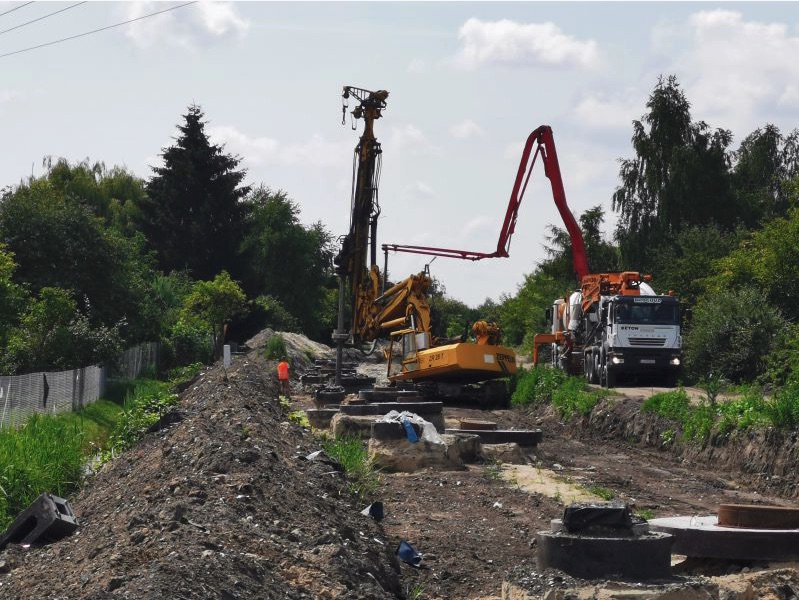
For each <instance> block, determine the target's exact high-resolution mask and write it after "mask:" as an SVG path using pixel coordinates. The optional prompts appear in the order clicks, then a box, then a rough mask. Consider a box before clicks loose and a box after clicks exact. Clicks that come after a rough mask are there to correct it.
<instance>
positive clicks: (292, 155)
mask: <svg viewBox="0 0 799 600" xmlns="http://www.w3.org/2000/svg"><path fill="white" fill-rule="evenodd" d="M208 134H209V137H210V138H211V140H212V141H213V142H214V143H217V144H219V143H222V144H225V149H226V150H227V151H228V152H233V153H235V154H239V155H240V156H241V157H242V158H243V159H244V161H245V162H247V163H249V164H251V165H256V166H261V165H303V164H305V165H312V166H320V167H328V166H340V165H341V164H342V163H343V162H344V163H346V162H347V161H348V160H349V158H348V157H349V156H350V154H351V152H352V148H351V147H350V145H349V144H344V143H341V142H337V143H334V142H328V141H327V140H325V139H324V138H323V137H322V136H320V135H317V134H314V135H312V136H311V138H310V139H309V140H307V141H304V142H291V143H283V142H280V141H279V140H276V139H274V138H270V137H265V136H263V137H251V136H249V135H247V134H246V133H243V132H241V131H239V130H238V129H236V128H235V127H231V126H214V127H209V128H208Z"/></svg>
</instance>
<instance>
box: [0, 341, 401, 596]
mask: <svg viewBox="0 0 799 600" xmlns="http://www.w3.org/2000/svg"><path fill="white" fill-rule="evenodd" d="M250 347H251V348H252V350H251V351H250V352H249V353H248V354H246V355H244V356H236V357H235V359H234V361H233V364H232V366H231V368H230V369H229V370H228V371H227V373H225V371H224V370H223V369H222V368H221V366H216V367H214V368H211V369H210V370H208V371H207V372H205V373H204V374H202V376H201V377H200V378H199V379H198V380H197V381H196V382H194V383H193V385H191V386H190V387H189V388H188V389H187V390H186V391H185V392H183V394H182V396H181V405H180V416H181V420H180V422H179V423H177V424H175V425H172V426H171V427H169V428H168V429H166V430H164V431H161V432H156V433H152V434H148V435H147V436H146V437H145V438H144V439H143V440H142V441H141V442H140V443H139V444H138V445H137V446H136V447H135V448H134V449H132V450H130V451H128V452H126V453H124V454H123V455H122V456H120V457H119V458H117V459H115V460H113V461H111V462H109V463H107V464H106V465H105V466H104V467H103V468H102V469H101V470H100V472H99V473H98V474H97V475H96V476H94V477H92V478H91V480H90V481H89V482H88V484H87V485H86V487H85V488H84V489H83V490H82V492H81V493H80V494H79V495H78V496H77V497H75V498H74V499H72V508H73V510H74V511H75V514H76V515H77V517H78V519H79V521H80V528H79V530H78V532H77V533H75V534H74V535H72V536H71V537H69V538H66V539H63V540H61V541H60V542H57V543H54V544H51V545H48V546H44V547H40V548H36V547H30V548H25V547H20V546H19V545H13V544H12V545H10V546H9V547H8V548H7V549H6V550H5V551H4V552H3V553H2V554H0V597H2V598H4V599H16V598H20V599H23V598H24V599H29V598H53V599H56V598H58V599H67V598H69V599H73V598H98V599H99V598H117V597H118V598H170V599H173V598H174V599H179V598H184V599H189V598H195V599H203V600H206V599H209V598H225V599H233V598H242V599H245V598H292V599H294V598H298V599H299V598H307V599H316V598H344V597H346V598H362V599H379V598H396V597H398V594H399V592H400V582H399V575H398V573H399V565H398V564H397V560H396V558H395V556H394V548H393V547H392V544H391V543H390V540H389V539H388V537H387V535H386V534H385V532H384V531H383V529H382V527H381V525H380V524H378V523H377V522H375V521H374V520H373V519H372V518H370V517H366V516H363V515H361V514H360V508H362V507H359V506H357V505H355V504H354V502H353V497H352V496H351V495H350V494H349V493H348V492H347V486H346V482H345V481H344V476H343V475H342V473H341V469H340V467H339V465H337V464H335V463H332V462H331V461H324V460H321V461H320V460H307V459H306V458H305V457H307V455H309V454H310V453H312V452H313V451H315V450H318V449H319V442H318V439H317V438H315V437H314V436H313V435H311V433H310V432H309V431H307V430H305V429H303V428H302V427H300V426H298V425H296V424H294V423H291V422H290V421H289V419H288V418H287V415H288V409H287V408H285V407H283V406H281V405H280V404H279V402H278V400H277V396H278V394H277V387H276V382H275V381H274V376H273V372H274V370H275V363H274V362H269V361H266V360H265V359H264V358H263V354H264V352H263V348H262V347H261V346H260V345H259V340H254V341H253V344H252V345H251V346H250Z"/></svg>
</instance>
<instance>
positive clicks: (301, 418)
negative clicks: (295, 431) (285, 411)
mask: <svg viewBox="0 0 799 600" xmlns="http://www.w3.org/2000/svg"><path fill="white" fill-rule="evenodd" d="M289 421H291V422H292V423H296V424H297V425H299V426H300V427H305V428H306V429H310V428H311V422H310V421H309V420H308V413H306V412H305V411H304V410H293V411H291V412H290V413H289Z"/></svg>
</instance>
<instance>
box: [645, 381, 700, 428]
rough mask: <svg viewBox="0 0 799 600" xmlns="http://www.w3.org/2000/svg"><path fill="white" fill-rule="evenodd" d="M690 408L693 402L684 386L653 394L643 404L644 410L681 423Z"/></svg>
mask: <svg viewBox="0 0 799 600" xmlns="http://www.w3.org/2000/svg"><path fill="white" fill-rule="evenodd" d="M690 408H691V403H690V400H689V399H688V394H686V393H685V390H684V389H682V388H679V389H677V390H670V391H668V392H660V393H659V394H653V395H652V396H650V397H649V398H647V399H646V400H644V403H643V405H642V406H641V410H642V411H645V412H653V413H655V414H657V415H660V416H661V417H664V418H666V419H672V420H674V421H679V422H680V423H682V422H683V421H684V420H685V419H686V417H687V415H688V411H689V410H690Z"/></svg>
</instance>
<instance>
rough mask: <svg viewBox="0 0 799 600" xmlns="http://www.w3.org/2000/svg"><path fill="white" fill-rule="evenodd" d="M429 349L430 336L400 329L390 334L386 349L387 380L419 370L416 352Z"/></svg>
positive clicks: (412, 330)
mask: <svg viewBox="0 0 799 600" xmlns="http://www.w3.org/2000/svg"><path fill="white" fill-rule="evenodd" d="M429 347H430V334H428V333H424V332H422V333H419V332H417V331H416V330H415V329H400V330H399V331H393V332H391V339H390V345H389V348H388V377H389V379H391V378H393V377H396V376H398V375H401V374H403V373H408V372H411V371H416V370H418V369H419V358H418V354H417V352H418V351H419V350H426V349H427V348H429Z"/></svg>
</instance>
